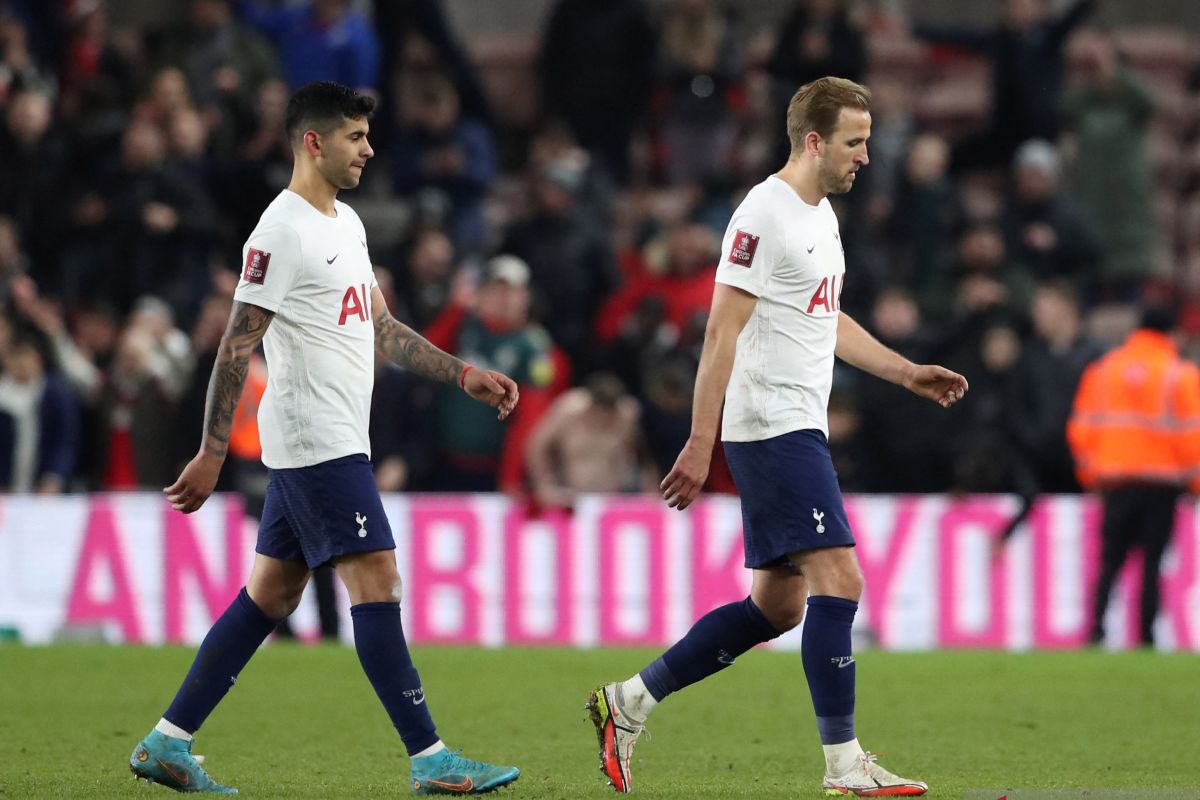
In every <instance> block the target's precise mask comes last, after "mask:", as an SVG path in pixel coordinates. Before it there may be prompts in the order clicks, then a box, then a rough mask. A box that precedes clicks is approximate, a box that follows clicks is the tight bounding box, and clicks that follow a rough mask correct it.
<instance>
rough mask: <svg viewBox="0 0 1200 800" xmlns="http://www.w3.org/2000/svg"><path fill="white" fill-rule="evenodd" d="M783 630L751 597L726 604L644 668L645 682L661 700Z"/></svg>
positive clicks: (705, 617) (702, 618) (715, 670)
mask: <svg viewBox="0 0 1200 800" xmlns="http://www.w3.org/2000/svg"><path fill="white" fill-rule="evenodd" d="M781 633H782V631H778V630H776V629H775V627H774V626H773V625H771V623H770V622H767V618H766V617H765V616H763V613H762V610H761V609H759V607H758V606H756V605H754V601H753V600H751V599H750V598H749V597H747V598H746V599H745V600H741V601H739V602H737V603H727V604H726V605H723V606H721V607H720V608H714V609H713V610H712V611H710V612H708V613H707V614H705V615H704V616H703V617H701V618H700V619H698V620H696V624H694V625H692V628H691V630H689V631H688V632H687V634H686V635H685V636H684V637H683V638H682V639H680V640H679V641H678V642H676V643H675V644H673V645H671V649H669V650H667V652H665V653H663V654H662V655H661V656H660V657H659V658H657V659H655V660H654V662H653V663H651V664H650V665H649V666H647V667H646V668H645V669H644V670H642V671H641V673H640V674H641V676H642V682H643V683H645V684H646V689H647V691H649V692H650V695H651V696H652V697H653V698H654V699H655V700H662V699H663V698H664V697H666V696H667V695H669V694H671V692H677V691H679V690H680V689H682V688H683V687H685V686H690V685H691V684H693V683H696V682H697V681H700V680H703V679H705V678H707V677H708V676H709V675H712V674H713V673H714V672H718V671H720V670H723V669H725V668H726V667H728V666H729V665H730V664H732V663H733V660H734V659H735V658H737V657H738V656H740V655H741V654H742V653H744V652H746V651H747V650H749V649H750V648H751V647H754V645H756V644H761V643H762V642H767V641H770V640H771V639H774V638H775V637H777V636H779V635H780V634H781Z"/></svg>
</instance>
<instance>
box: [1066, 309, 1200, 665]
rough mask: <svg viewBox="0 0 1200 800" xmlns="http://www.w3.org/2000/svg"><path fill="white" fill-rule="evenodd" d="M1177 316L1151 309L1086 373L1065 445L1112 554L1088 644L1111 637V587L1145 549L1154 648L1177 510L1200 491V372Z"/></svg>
mask: <svg viewBox="0 0 1200 800" xmlns="http://www.w3.org/2000/svg"><path fill="white" fill-rule="evenodd" d="M1174 327H1175V313H1174V311H1172V310H1171V309H1168V308H1165V307H1158V306H1155V307H1150V308H1148V309H1147V310H1146V311H1145V312H1144V314H1143V316H1142V321H1141V324H1140V325H1139V327H1138V329H1137V330H1135V331H1134V332H1133V333H1131V334H1130V335H1129V338H1128V339H1126V340H1125V342H1124V344H1122V345H1121V346H1120V347H1118V348H1116V349H1115V350H1113V351H1112V352H1110V353H1108V354H1107V355H1106V356H1104V357H1103V358H1101V359H1099V360H1098V361H1096V362H1095V363H1093V364H1092V365H1091V366H1090V367H1088V368H1087V370H1086V371H1085V372H1084V374H1083V380H1082V381H1080V384H1079V390H1078V392H1077V393H1076V395H1075V404H1074V408H1073V410H1072V413H1071V419H1070V421H1069V422H1068V423H1067V440H1068V442H1069V444H1070V446H1071V452H1072V455H1074V457H1075V465H1076V471H1077V474H1078V477H1079V483H1080V485H1081V486H1083V487H1084V488H1085V489H1089V490H1096V491H1098V492H1099V493H1100V497H1101V500H1102V502H1103V505H1104V522H1103V525H1102V526H1101V536H1102V538H1103V541H1104V551H1103V556H1102V560H1101V568H1100V577H1099V580H1098V581H1097V583H1096V592H1095V596H1094V598H1093V606H1092V608H1093V616H1092V629H1091V634H1090V641H1091V642H1092V643H1099V642H1101V641H1102V640H1103V639H1104V613H1105V610H1106V609H1107V608H1108V599H1109V594H1110V593H1111V591H1112V585H1113V581H1114V580H1115V579H1116V576H1117V573H1118V572H1119V571H1120V568H1121V566H1122V564H1124V563H1125V558H1126V556H1128V554H1129V551H1130V550H1131V549H1133V548H1134V547H1141V548H1142V556H1143V561H1142V564H1143V567H1142V570H1143V572H1142V600H1141V620H1140V622H1141V629H1140V631H1139V633H1140V637H1141V643H1142V644H1143V645H1146V646H1153V644H1154V619H1155V617H1156V616H1157V614H1158V573H1159V566H1160V562H1161V561H1162V555H1163V551H1164V550H1165V549H1166V547H1167V543H1168V542H1169V541H1170V539H1171V531H1172V529H1173V527H1174V521H1175V505H1176V502H1177V501H1178V499H1179V496H1180V494H1182V493H1183V492H1184V491H1188V490H1190V491H1196V490H1197V489H1200V370H1198V369H1197V368H1196V365H1195V364H1192V363H1191V362H1189V361H1187V360H1186V359H1184V358H1182V357H1181V356H1180V355H1179V353H1178V351H1177V349H1176V347H1175V343H1174V341H1173V340H1172V338H1171V335H1170V334H1171V331H1172V330H1173V329H1174Z"/></svg>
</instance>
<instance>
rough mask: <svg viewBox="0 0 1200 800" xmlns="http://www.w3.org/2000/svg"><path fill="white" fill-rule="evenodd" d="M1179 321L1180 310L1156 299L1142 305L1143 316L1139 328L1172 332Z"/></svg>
mask: <svg viewBox="0 0 1200 800" xmlns="http://www.w3.org/2000/svg"><path fill="white" fill-rule="evenodd" d="M1178 322H1179V312H1178V311H1177V310H1176V308H1175V306H1174V305H1172V304H1170V303H1165V302H1162V301H1154V302H1151V303H1149V304H1147V305H1145V306H1143V307H1142V318H1141V320H1140V322H1139V324H1138V327H1139V328H1148V329H1149V330H1152V331H1160V332H1161V333H1170V332H1171V331H1173V330H1175V326H1176V325H1177V324H1178Z"/></svg>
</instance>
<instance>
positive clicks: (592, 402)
mask: <svg viewBox="0 0 1200 800" xmlns="http://www.w3.org/2000/svg"><path fill="white" fill-rule="evenodd" d="M640 423H641V409H640V408H639V407H638V402H637V400H636V399H635V398H634V397H633V396H632V395H630V394H628V393H627V392H626V391H625V387H624V385H622V384H621V381H620V380H618V379H617V378H616V377H615V376H614V375H612V374H610V373H606V372H599V373H596V374H594V375H592V376H591V377H589V378H588V379H587V381H586V384H585V386H583V387H578V388H575V389H571V390H569V391H567V392H564V393H563V394H562V395H561V396H560V397H559V398H558V399H557V400H555V401H554V403H553V405H551V406H550V409H549V411H547V412H546V416H545V417H544V418H543V419H542V421H541V422H540V423H539V424H538V426H537V428H536V429H535V430H534V432H533V435H532V436H531V437H530V439H529V444H528V446H527V447H526V449H525V464H526V468H527V469H528V471H529V476H530V479H531V481H532V484H533V491H534V495H535V497H536V498H537V500H538V502H539V503H541V504H542V505H543V506H557V507H567V506H570V505H572V504H573V503H574V500H575V496H576V495H577V494H580V493H584V492H637V491H642V492H652V491H654V490H655V487H656V486H657V483H658V480H657V478H656V476H655V472H654V469H653V466H652V465H651V464H650V462H649V459H648V458H646V457H645V450H644V448H643V447H642V440H641V424H640Z"/></svg>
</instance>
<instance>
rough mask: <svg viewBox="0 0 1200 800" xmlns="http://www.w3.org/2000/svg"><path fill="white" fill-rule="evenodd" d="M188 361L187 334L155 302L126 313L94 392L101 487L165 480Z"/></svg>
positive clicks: (148, 485)
mask: <svg viewBox="0 0 1200 800" xmlns="http://www.w3.org/2000/svg"><path fill="white" fill-rule="evenodd" d="M190 365H191V350H190V344H189V341H188V337H187V335H186V334H184V333H183V332H182V331H180V330H178V329H177V328H174V327H173V325H172V323H171V321H170V312H169V309H168V308H167V307H166V304H165V303H163V302H162V301H160V300H157V299H154V298H150V299H147V300H146V301H145V302H144V303H143V304H141V306H140V308H139V309H138V310H137V311H135V313H134V314H133V315H132V316H131V318H130V322H129V324H128V325H127V326H126V328H125V330H124V332H123V333H122V335H121V341H120V344H118V346H117V351H116V354H115V356H114V358H113V363H112V365H111V366H110V368H109V371H108V374H107V376H106V380H105V384H104V387H103V388H102V390H101V392H100V397H99V402H98V408H99V409H100V418H101V425H100V427H99V430H98V431H97V433H98V435H99V437H100V441H99V442H97V451H98V452H99V453H102V454H103V457H102V458H101V459H100V460H99V463H98V464H97V467H98V468H99V470H100V472H99V474H97V475H95V476H94V480H95V482H96V485H97V488H101V489H108V490H112V489H118V490H120V489H155V490H158V489H161V488H162V487H163V486H165V485H166V484H167V483H169V482H170V481H171V478H172V476H173V475H174V469H175V453H174V451H173V448H171V447H170V446H168V443H170V442H172V441H174V434H175V431H176V423H175V420H176V410H177V408H178V403H179V401H180V400H181V398H182V396H183V392H184V389H185V387H186V385H187V380H188V374H189V370H190Z"/></svg>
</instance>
